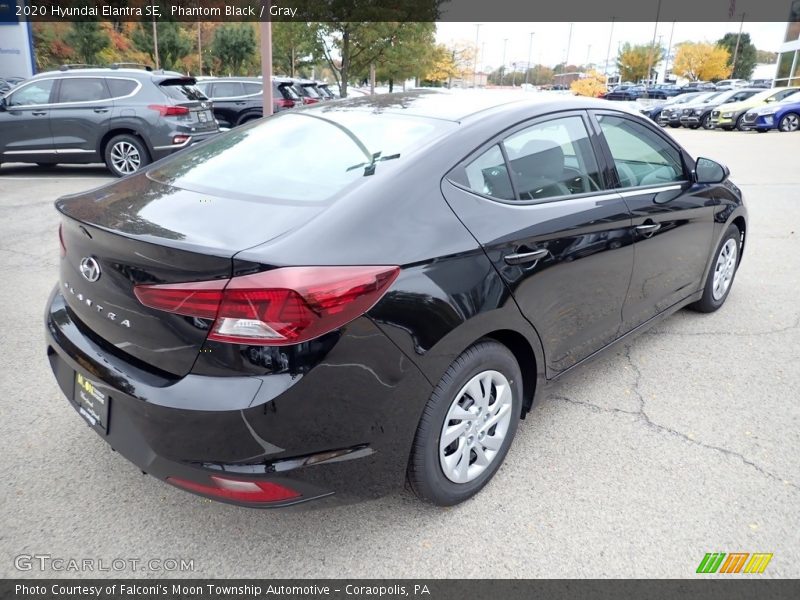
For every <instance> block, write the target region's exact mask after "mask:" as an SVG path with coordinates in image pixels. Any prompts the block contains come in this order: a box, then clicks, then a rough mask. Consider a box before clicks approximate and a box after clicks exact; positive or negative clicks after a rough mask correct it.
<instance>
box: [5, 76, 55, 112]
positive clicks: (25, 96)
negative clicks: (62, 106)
mask: <svg viewBox="0 0 800 600" xmlns="http://www.w3.org/2000/svg"><path fill="white" fill-rule="evenodd" d="M52 89H53V80H52V79H45V80H43V81H35V82H33V83H29V84H28V85H26V86H24V87H22V88H20V89H18V90H17V91H16V92H13V93H12V94H11V95H10V96H9V97H8V101H7V102H8V106H31V105H34V106H35V105H38V104H48V103H49V102H50V91H51V90H52Z"/></svg>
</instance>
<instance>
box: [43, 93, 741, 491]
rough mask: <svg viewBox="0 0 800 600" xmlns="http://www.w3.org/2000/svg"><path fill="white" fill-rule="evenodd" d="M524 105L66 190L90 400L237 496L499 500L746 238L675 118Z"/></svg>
mask: <svg viewBox="0 0 800 600" xmlns="http://www.w3.org/2000/svg"><path fill="white" fill-rule="evenodd" d="M501 98H504V97H503V96H500V95H494V94H492V93H477V94H473V93H470V92H463V93H460V94H459V93H436V92H430V91H415V92H410V93H404V94H394V95H380V96H375V97H363V98H359V99H352V100H343V101H337V102H329V103H322V104H318V105H315V106H309V107H306V108H303V109H300V110H297V111H288V112H285V113H281V114H279V115H276V116H273V117H270V118H268V119H264V120H261V121H258V122H254V123H252V124H247V125H245V126H243V127H241V128H237V129H235V130H232V131H230V132H228V133H225V134H223V135H220V136H218V137H215V138H213V139H211V140H209V141H207V142H204V143H202V144H199V145H198V146H196V147H192V148H189V149H187V150H186V151H184V152H182V153H180V154H178V155H175V156H173V157H170V158H167V159H164V160H162V161H159V162H158V163H155V164H153V165H150V166H149V167H148V168H147V169H145V170H143V171H142V172H141V173H138V174H136V175H133V176H130V177H127V178H125V179H123V180H121V181H119V182H116V183H113V184H111V185H107V186H105V187H101V188H98V189H95V190H93V191H90V192H86V193H82V194H78V195H73V196H67V197H63V198H61V199H59V200H58V201H57V203H56V207H57V209H58V211H60V213H61V225H60V229H59V236H60V241H61V260H60V265H61V266H60V269H61V270H60V281H59V283H58V285H57V286H56V287H55V289H54V290H53V292H52V295H51V297H50V299H49V301H48V305H47V309H46V317H45V319H46V331H47V353H48V356H49V359H50V363H51V365H52V369H53V371H54V373H55V376H56V379H57V381H58V384H59V385H60V387H61V389H62V391H63V393H64V394H65V395H66V396H67V398H68V399H69V401H70V402H71V404H72V406H73V408H75V409H76V410H77V411H78V412H79V413H80V414H81V415H82V416H83V417H84V419H85V420H86V421H87V422H88V423H89V424H90V425H91V427H92V428H94V429H95V430H96V432H97V433H98V434H99V435H100V436H101V437H102V438H103V439H105V440H106V442H108V444H110V446H112V447H113V448H114V449H116V450H117V451H118V452H119V453H121V454H122V455H123V456H125V457H126V458H128V459H129V460H130V461H131V462H133V463H134V464H136V465H137V466H138V467H139V468H140V469H141V470H143V471H145V472H147V473H149V474H151V475H153V476H155V477H158V478H160V479H162V480H165V481H167V482H168V483H171V484H173V485H175V486H177V487H179V488H182V489H185V490H189V491H191V492H194V493H197V494H200V495H202V496H205V497H209V498H214V499H218V500H221V501H225V502H231V503H236V504H241V505H247V506H286V505H290V504H296V503H299V502H305V501H308V500H312V499H319V498H323V497H327V496H331V495H336V496H337V497H338V498H340V499H354V498H364V497H375V496H377V495H380V494H383V493H386V492H387V490H392V489H395V488H397V487H399V486H402V485H403V484H404V481H408V482H409V483H410V485H411V487H412V488H413V490H414V491H415V492H416V493H417V494H418V495H419V496H420V497H421V498H423V499H425V500H428V501H431V502H433V503H436V504H439V505H452V504H455V503H458V502H461V501H463V500H465V499H467V498H469V497H470V496H472V495H473V494H475V493H476V492H478V491H479V490H480V489H481V488H482V487H483V486H484V485H485V484H486V483H487V482H488V481H489V480H490V479H491V478H492V476H493V475H494V474H495V472H496V471H497V469H498V468H499V467H500V465H501V463H502V462H503V459H504V457H505V456H506V453H507V452H508V449H509V447H510V445H511V442H512V440H513V438H514V433H515V431H516V429H517V424H518V422H519V420H520V419H521V418H523V417H524V416H525V415H526V413H527V412H528V411H529V410H530V408H531V406H532V404H533V402H534V398H536V397H537V396H540V395H541V392H542V390H543V389H544V387H545V385H546V384H547V383H548V382H550V381H553V380H555V379H557V378H558V377H560V376H561V375H563V374H564V373H566V372H567V371H569V370H570V369H572V368H574V367H576V366H577V365H579V364H580V363H582V362H584V361H586V360H588V359H590V358H591V357H593V356H594V355H595V354H596V353H598V352H599V351H601V350H603V349H604V348H607V347H608V346H610V345H612V344H614V343H615V342H618V341H619V340H621V339H624V338H626V337H627V336H629V335H631V334H633V333H636V332H639V331H641V330H643V329H645V328H647V327H648V326H650V325H651V324H653V323H654V322H656V321H658V320H659V319H661V318H663V317H665V316H666V315H669V314H670V313H672V312H674V311H676V310H678V309H680V308H682V307H684V306H691V307H694V308H696V309H698V310H700V311H705V312H710V311H713V310H716V309H717V308H719V307H720V306H721V305H722V304H723V303H724V302H725V299H726V298H727V296H728V294H729V292H730V289H731V283H732V281H733V279H734V275H735V273H736V269H737V267H738V265H739V262H740V260H741V256H742V250H743V246H744V241H745V233H746V230H747V229H746V228H747V221H746V210H745V207H744V205H743V203H742V196H741V193H740V191H739V189H738V188H737V187H736V186H735V185H734V184H733V183H731V182H730V181H729V179H728V171H727V169H725V168H724V167H723V166H721V165H719V164H717V163H715V162H713V161H711V160H709V159H705V158H699V159H697V160H694V159H693V158H691V157H690V156H689V154H688V153H687V152H686V151H685V150H683V149H682V148H681V147H680V146H679V145H678V144H677V143H676V142H675V141H674V140H673V139H672V138H671V137H669V136H668V135H665V134H664V133H662V131H660V128H659V127H657V126H656V125H654V124H653V123H651V122H650V121H648V120H646V119H644V118H642V117H640V116H638V115H636V114H632V113H631V112H629V111H627V110H624V109H620V108H618V107H617V106H618V105H614V104H613V103H610V102H604V101H595V100H586V99H573V98H564V97H562V96H558V97H553V98H545V99H544V100H539V101H531V100H525V99H522V100H521V99H509V100H507V101H505V100H501ZM320 146H323V147H325V148H330V149H334V150H335V151H332V152H327V153H324V155H321V154H320V153H319V152H317V151H316V150H317V149H318V148H319V147H320Z"/></svg>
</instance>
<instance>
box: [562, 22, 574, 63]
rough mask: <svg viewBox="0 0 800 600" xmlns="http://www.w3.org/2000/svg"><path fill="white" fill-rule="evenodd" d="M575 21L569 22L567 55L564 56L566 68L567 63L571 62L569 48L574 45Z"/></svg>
mask: <svg viewBox="0 0 800 600" xmlns="http://www.w3.org/2000/svg"><path fill="white" fill-rule="evenodd" d="M573 25H575V23H570V24H569V37H568V38H567V55H566V56H565V57H564V68H565V69H566V67H567V65H568V64H569V48H570V46H572V26H573Z"/></svg>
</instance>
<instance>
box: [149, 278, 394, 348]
mask: <svg viewBox="0 0 800 600" xmlns="http://www.w3.org/2000/svg"><path fill="white" fill-rule="evenodd" d="M399 273H400V268H399V267H386V266H381V267H290V268H283V269H274V270H272V271H264V272H262V273H256V274H254V275H245V276H243V277H234V278H233V279H230V280H226V281H209V282H196V283H176V284H167V285H139V286H136V287H135V288H134V293H135V294H136V297H137V298H138V299H139V301H140V302H141V303H142V304H144V305H145V306H149V307H150V308H155V309H157V310H164V311H167V312H172V313H177V314H181V315H187V316H192V317H199V318H203V319H214V324H213V326H212V328H211V333H210V334H209V336H208V339H210V340H216V341H218V342H228V343H233V344H250V345H260V346H285V345H288V344H299V343H300V342H306V341H308V340H312V339H314V338H317V337H319V336H321V335H323V334H325V333H328V332H329V331H333V330H334V329H337V328H339V327H342V326H343V325H346V324H347V323H349V322H350V321H352V320H353V319H355V318H357V317H359V316H360V315H362V314H364V313H365V312H367V311H368V310H369V309H370V308H372V307H373V306H374V305H375V304H376V303H377V302H378V300H380V298H381V297H382V296H383V294H384V293H385V292H386V290H387V289H389V286H390V285H392V282H394V280H395V279H396V278H397V275H398V274H399ZM226 283H227V286H226V285H225V284H226ZM223 288H224V289H223Z"/></svg>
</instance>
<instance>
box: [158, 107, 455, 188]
mask: <svg viewBox="0 0 800 600" xmlns="http://www.w3.org/2000/svg"><path fill="white" fill-rule="evenodd" d="M455 126H456V125H455V123H452V122H449V121H442V120H437V119H425V118H420V117H410V116H403V115H391V114H385V113H384V114H381V115H375V114H373V113H370V112H366V111H337V112H333V111H326V112H324V113H323V112H320V113H316V114H314V113H299V114H298V113H292V112H284V113H280V114H279V115H277V116H274V117H271V118H269V119H266V120H264V121H258V122H254V124H253V125H249V126H248V125H245V126H243V127H237V128H236V129H232V130H231V131H229V132H226V133H223V134H220V135H217V136H215V137H214V138H212V139H211V140H209V141H208V142H205V143H203V144H199V145H197V146H195V147H192V148H188V149H187V150H184V151H182V152H180V153H178V154H176V155H174V156H173V157H171V158H168V159H166V161H165V162H164V163H162V164H161V165H160V166H158V167H157V168H155V169H153V170H152V171H150V172H149V176H150V178H151V179H154V180H155V181H158V182H161V183H166V184H170V185H174V186H176V187H179V188H183V189H188V190H193V191H197V192H200V193H207V194H213V195H220V196H226V195H234V196H238V197H242V198H252V199H275V200H283V201H296V202H322V201H325V200H328V199H331V198H332V197H333V196H335V195H337V194H339V193H340V192H342V191H344V190H345V189H346V188H348V187H350V186H351V185H355V184H357V183H358V182H359V181H363V180H367V179H369V178H371V177H380V175H381V173H382V172H384V171H387V170H390V169H394V168H395V167H396V165H397V164H399V163H401V162H402V161H403V159H404V157H405V156H406V155H407V154H409V153H411V152H412V151H413V150H414V148H416V147H419V146H420V145H421V144H423V143H426V142H427V141H429V140H431V139H434V138H436V137H439V136H440V135H441V134H442V133H443V132H445V131H447V130H448V129H450V128H452V127H455ZM378 152H380V153H381V154H380V157H382V158H383V159H384V160H380V159H378V160H377V161H374V174H372V175H368V174H367V173H369V171H370V170H371V169H369V168H368V165H369V164H370V162H373V161H372V158H371V157H372V155H373V154H375V153H378ZM397 155H399V156H397Z"/></svg>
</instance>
